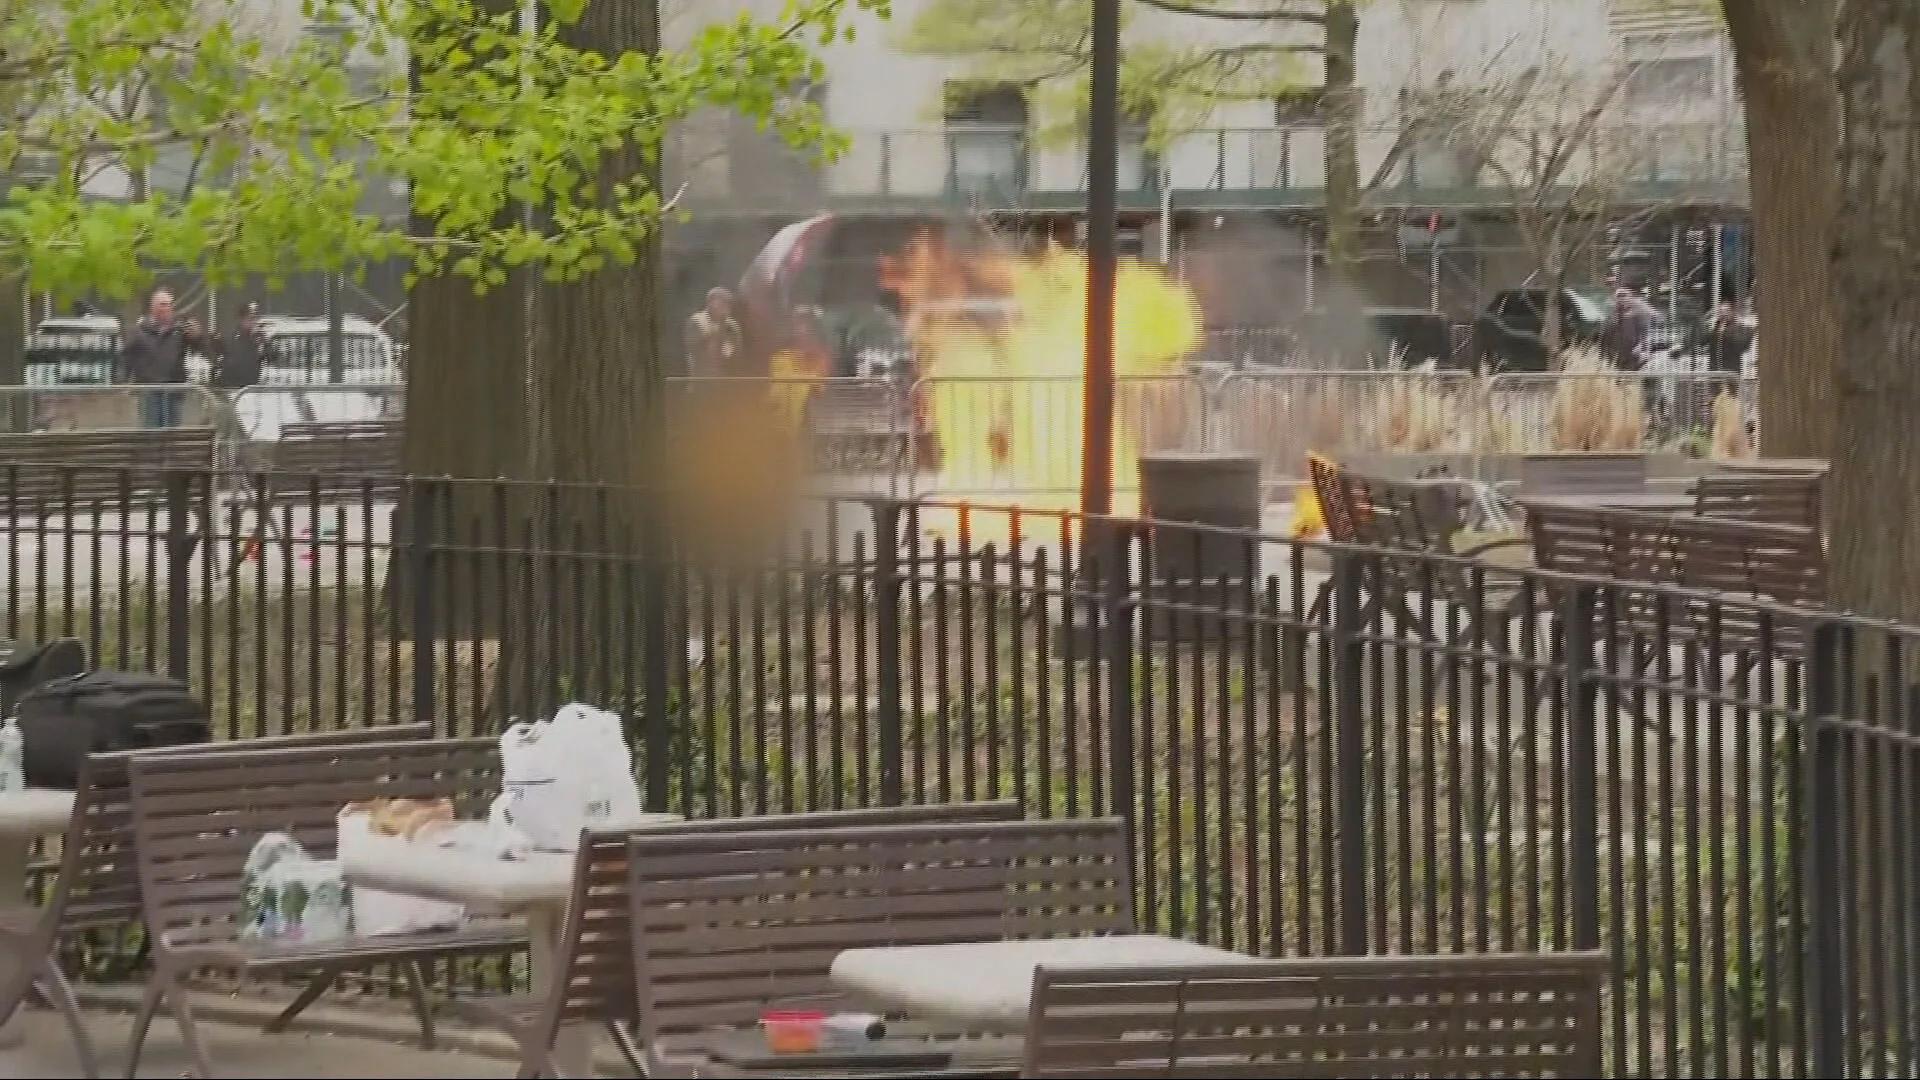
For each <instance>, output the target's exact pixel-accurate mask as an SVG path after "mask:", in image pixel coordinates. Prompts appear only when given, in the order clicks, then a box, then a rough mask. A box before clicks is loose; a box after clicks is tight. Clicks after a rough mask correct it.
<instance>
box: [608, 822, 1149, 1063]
mask: <svg viewBox="0 0 1920 1080" xmlns="http://www.w3.org/2000/svg"><path fill="white" fill-rule="evenodd" d="M628 848H629V857H628V860H627V861H628V867H629V873H630V874H631V875H632V885H631V889H632V897H633V908H634V915H633V919H634V926H633V934H634V954H635V959H636V963H635V979H636V980H637V984H638V988H639V989H638V993H639V1010H640V1029H641V1037H642V1042H643V1043H644V1045H645V1046H646V1047H647V1052H648V1062H647V1065H648V1069H647V1075H649V1076H696V1075H697V1076H703V1077H706V1076H713V1077H759V1076H800V1075H838V1076H848V1075H860V1073H859V1072H858V1071H856V1070H851V1069H849V1068H848V1067H847V1066H846V1065H844V1064H842V1065H841V1066H839V1067H838V1068H826V1069H825V1071H824V1072H822V1071H820V1067H816V1068H815V1071H814V1072H812V1073H808V1072H806V1071H805V1068H806V1067H805V1066H804V1065H803V1064H800V1063H798V1062H796V1063H795V1064H794V1065H792V1066H788V1067H784V1068H776V1067H768V1068H743V1067H739V1066H734V1065H731V1064H729V1063H728V1062H727V1061H725V1060H722V1057H723V1055H722V1054H720V1053H719V1052H718V1050H719V1047H720V1046H722V1045H723V1044H722V1043H721V1042H719V1041H717V1040H723V1039H727V1038H730V1037H738V1036H737V1034H736V1033H739V1032H743V1031H751V1029H752V1028H753V1027H754V1026H755V1025H756V1024H757V1023H758V1021H759V1019H760V1016H761V1014H762V1012H763V1011H764V1010H766V1009H767V1008H769V1007H775V1008H777V1007H780V1003H783V1002H808V1003H809V1004H808V1005H807V1006H806V1007H810V1008H812V1007H829V1008H830V1007H831V1002H832V1001H834V1000H836V999H838V998H839V994H838V992H837V990H836V988H835V984H834V982H833V980H832V977H831V970H832V966H833V962H834V959H835V958H836V957H837V956H839V954H840V953H842V952H844V951H846V950H849V949H864V948H875V947H886V946H901V945H940V944H953V943H965V942H980V941H999V940H1003V939H1007V938H1057V937H1083V936H1099V935H1106V934H1124V933H1129V932H1131V931H1132V930H1133V929H1134V909H1133V888H1132V876H1131V873H1130V870H1129V865H1128V854H1127V839H1126V832H1125V826H1124V825H1123V824H1122V823H1121V822H1120V821H1119V820H1118V819H1113V818H1101V819H1093V820H1079V821H988V822H965V823H940V824H912V825H891V826H874V827H869V828H857V829H832V830H821V831H816V832H812V833H806V832H800V831H796V830H781V831H761V832H752V833H732V834H729V835H724V836H720V835H700V834H678V835H675V834H669V833H640V834H636V835H635V836H634V837H633V838H632V840H631V841H630V842H629V845H628ZM894 1028H895V1025H892V1024H889V1032H890V1036H891V1035H893V1034H896V1032H895V1031H894ZM897 1034H898V1035H899V1036H900V1037H902V1038H918V1039H923V1040H925V1041H926V1042H927V1043H928V1044H929V1045H930V1046H931V1047H938V1048H940V1049H942V1050H944V1051H945V1052H946V1053H948V1054H950V1057H949V1058H948V1060H947V1061H946V1063H945V1064H944V1065H928V1066H924V1067H922V1068H917V1069H914V1068H893V1069H883V1070H881V1071H884V1072H885V1075H889V1076H896V1077H908V1076H941V1077H951V1076H960V1075H964V1076H1014V1075H1017V1072H1016V1065H1017V1051H1016V1050H1015V1048H1014V1047H1012V1046H1011V1045H1009V1044H1008V1043H1007V1042H1006V1041H1004V1040H1001V1039H993V1038H970V1037H943V1036H940V1035H938V1034H936V1033H934V1032H931V1031H927V1030H917V1031H916V1030H914V1029H902V1030H901V1031H899V1032H898V1033H897ZM875 1068H876V1069H881V1067H880V1066H878V1065H876V1067H875Z"/></svg>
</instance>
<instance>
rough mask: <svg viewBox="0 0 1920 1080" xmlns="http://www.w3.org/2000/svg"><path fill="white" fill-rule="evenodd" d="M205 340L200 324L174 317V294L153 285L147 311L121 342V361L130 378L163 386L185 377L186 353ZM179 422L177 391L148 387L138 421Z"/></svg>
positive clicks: (151, 423)
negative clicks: (149, 388)
mask: <svg viewBox="0 0 1920 1080" xmlns="http://www.w3.org/2000/svg"><path fill="white" fill-rule="evenodd" d="M205 340H206V335H205V334H203V333H202V332H201V330H200V324H198V323H196V322H194V321H193V320H192V319H187V320H186V321H184V322H181V321H176V320H175V319H174V317H173V294H172V293H170V292H168V291H167V290H165V289H155V290H154V291H153V295H152V296H150V297H148V298H147V314H146V317H145V318H142V319H141V320H140V321H139V322H137V323H135V324H134V326H133V329H132V330H131V331H129V332H128V333H127V336H126V339H125V340H124V341H122V342H121V344H120V364H121V367H122V368H123V369H124V374H125V376H126V378H127V380H128V381H129V382H133V383H137V384H139V385H141V386H166V385H171V384H174V383H181V384H184V383H185V382H186V381H187V353H188V352H189V351H191V350H193V349H197V348H199V347H200V346H201V345H202V344H203V343H204V342H205ZM179 422H180V394H179V392H177V391H172V390H150V391H145V392H143V393H142V394H141V395H140V425H141V426H142V427H149V428H169V427H173V426H175V425H176V424H178V423H179Z"/></svg>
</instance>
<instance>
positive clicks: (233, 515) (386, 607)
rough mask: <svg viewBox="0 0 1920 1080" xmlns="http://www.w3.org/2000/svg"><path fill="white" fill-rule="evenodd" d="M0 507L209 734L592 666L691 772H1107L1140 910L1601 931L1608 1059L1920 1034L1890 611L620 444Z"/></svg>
mask: <svg viewBox="0 0 1920 1080" xmlns="http://www.w3.org/2000/svg"><path fill="white" fill-rule="evenodd" d="M0 509H3V510H4V513H5V518H4V525H3V526H0V530H3V532H0V560H3V561H4V566H5V571H4V572H5V575H6V584H7V586H8V587H7V590H6V592H5V594H4V596H0V605H3V606H0V630H4V632H5V634H6V635H7V636H10V637H15V638H26V639H45V638H49V637H53V636H58V635H63V634H71V635H74V636H78V637H81V638H83V639H84V640H86V642H87V643H88V645H89V647H90V649H91V650H92V652H93V655H94V656H95V657H97V658H98V662H99V663H100V664H102V665H107V666H115V667H137V668H154V669H158V670H165V671H171V672H174V673H176V674H179V675H182V676H183V677H186V678H188V679H189V680H191V681H192V683H193V684H194V685H195V687H196V688H197V689H198V690H199V691H200V692H201V693H203V694H204V695H205V696H206V697H207V699H208V700H209V701H210V702H211V703H212V706H213V709H214V712H215V715H216V718H217V722H218V724H219V725H220V728H221V730H222V732H223V733H224V734H225V735H226V736H228V737H244V736H250V735H257V734H269V733H280V732H286V731H294V730H302V729H311V728H316V727H326V726H337V725H350V724H371V723H384V722H393V721H401V720H412V719H415V718H424V717H431V718H433V719H434V720H435V721H436V722H437V723H439V724H440V725H441V726H442V728H443V729H444V730H446V731H448V732H450V733H459V734H474V733H487V732H495V731H498V730H500V729H501V728H502V727H503V726H504V725H505V724H506V723H507V721H508V719H509V718H511V717H515V716H525V715H530V714H533V713H536V712H539V711H542V710H545V709H547V708H549V707H550V706H551V705H552V704H553V703H555V702H556V701H560V700H564V699H568V698H578V699H583V700H588V701H591V702H594V703H597V704H601V705H604V706H608V707H612V708H615V709H617V710H619V711H620V712H621V713H622V715H624V716H625V717H627V718H628V720H629V722H630V724H631V729H632V737H633V740H634V743H635V748H636V756H637V760H638V762H639V768H640V770H641V777H642V780H643V786H644V791H645V794H646V798H647V801H648V803H649V805H650V806H653V807H660V808H667V809H672V810H676V811H680V812H683V813H687V814H690V815H715V814H751V813H763V812H771V811H776V810H783V809H801V808H819V807H840V806H853V805H860V804H869V803H880V802H896V801H903V800H915V801H919V800H954V799H979V798H1002V797H1017V798H1019V799H1021V800H1022V801H1023V802H1024V803H1025V805H1026V806H1027V807H1028V808H1029V810H1030V812H1035V813H1055V814H1068V813H1072V814H1084V813H1095V812H1118V813H1122V814H1124V815H1126V816H1127V817H1128V818H1129V820H1130V821H1131V822H1132V824H1133V837H1134V843H1135V846H1136V857H1137V860H1138V881H1139V888H1140V890H1141V893H1142V896H1141V900H1142V906H1141V910H1142V912H1143V913H1145V917H1146V918H1148V919H1150V920H1151V921H1152V922H1153V923H1154V924H1156V925H1157V926H1158V927H1159V928H1161V929H1164V930H1167V931H1170V932H1173V933H1177V934H1181V935H1186V936H1190V937H1194V938H1198V939H1201V940H1205V941H1208V942H1212V943H1216V944H1220V945H1224V946H1227V947H1230V948H1234V949H1240V950H1247V951H1251V952H1256V953H1268V954H1286V955H1293V954H1328V953H1364V952H1428V951H1461V950H1467V951H1531V950H1544V949H1565V948H1579V947H1589V946H1596V945H1598V946H1603V947H1605V948H1607V949H1609V950H1610V951H1611V952H1612V954H1613V956H1614V957H1615V964H1616V977H1615V980H1614V983H1613V987H1612V992H1611V993H1610V995H1609V997H1608V1000H1607V1012H1606V1023H1607V1026H1608V1027H1607V1036H1608V1037H1607V1046H1608V1061H1609V1071H1610V1073H1611V1074H1612V1075H1618V1076H1659V1075H1669V1076H1681V1075H1687V1076H1702V1075H1713V1076H1809V1077H1812V1076H1819V1077H1831V1076H1840V1075H1861V1076H1880V1075H1898V1076H1910V1075H1914V1074H1915V1070H1916V1068H1920V1059H1917V1057H1916V1055H1915V1053H1914V1052H1913V1051H1914V1049H1915V1040H1916V1038H1917V1037H1920V1011H1917V1010H1916V1006H1917V1005H1920V986H1916V981H1917V980H1920V910H1916V907H1920V888H1917V886H1920V849H1917V847H1916V837H1917V836H1920V834H1917V833H1916V832H1915V830H1914V828H1913V825H1912V821H1913V820H1914V818H1915V815H1914V813H1913V808H1914V806H1915V804H1916V796H1917V795H1920V771H1917V770H1916V768H1915V765H1916V751H1917V750H1920V708H1917V707H1916V702H1917V701H1920V693H1916V688H1917V687H1920V677H1916V672H1915V671H1913V670H1911V669H1914V668H1916V667H1920V664H1916V663H1915V660H1914V658H1915V657H1916V655H1920V654H1916V652H1915V648H1916V645H1917V644H1920V631H1915V630H1913V629H1911V628H1906V627H1895V626H1885V625H1878V624H1869V623H1864V622H1859V621H1854V620H1848V619H1843V618H1840V617H1837V616H1832V615H1826V614H1820V613H1812V612H1805V611H1790V610H1776V609H1771V608H1767V607H1764V606H1757V605H1752V604H1736V603H1732V602H1725V601H1721V600H1717V599H1714V598H1711V597H1706V596H1701V595H1696V594H1688V593H1683V592H1672V591H1660V590H1651V589H1634V588H1628V587H1625V586H1621V585H1618V584H1615V583H1609V582H1602V581H1591V580H1580V579H1569V578H1561V577H1554V576H1549V575H1545V574H1540V573H1535V572H1532V571H1527V570H1520V569H1502V568H1498V567H1490V566H1487V565H1484V564H1477V563H1460V562H1455V561H1451V560H1444V559H1438V558H1432V559H1417V558H1400V557H1388V556H1385V555H1382V554H1380V553H1376V552H1368V551H1357V550H1346V549H1337V548H1329V547H1321V546H1315V545H1310V544H1303V543H1297V542H1293V541H1288V540H1283V539H1279V538H1277V537H1273V536H1265V535H1258V534H1254V533H1244V532H1224V531H1216V530H1209V529H1204V528H1200V527H1194V526H1183V525H1176V524H1170V523H1140V522H1132V521H1107V520H1094V521H1087V520H1081V519H1078V518H1075V517H1072V516H1068V515H1061V514H1054V513H1043V512H1032V511H1020V510H997V509H983V508H979V507H965V506H942V505H935V504H926V503H908V502H899V501H890V500H884V499H869V500H849V501H825V502H814V503H807V504H805V505H798V506H792V507H788V508H786V509H788V510H790V512H791V513H790V514H787V515H782V522H781V523H780V524H779V525H778V527H776V525H775V524H774V523H772V522H769V521H767V520H765V515H761V514H757V513H752V512H749V511H754V510H759V509H760V507H758V506H755V507H748V508H739V507H730V506H724V505H723V506H721V507H718V508H715V507H713V506H710V505H707V506H702V507H698V508H690V507H688V506H686V505H683V504H680V503H675V502H672V501H669V500H653V499H648V498H643V497H641V496H639V495H638V494H636V493H634V492H630V491H618V490H610V489H604V488H590V487H565V486H559V485H545V486H533V485H514V484H507V483H495V482H466V481H443V480H420V479H399V478H374V477H368V478H362V479H354V480H350V481H349V480H343V479H342V478H340V477H318V476H314V477H305V476H302V477H293V476H276V475H247V476H220V475H214V474H210V473H207V472H205V471H197V472H184V473H171V474H158V473H153V474H131V473H113V474H103V473H98V472H88V471H85V470H78V469H64V468H58V467H54V466H37V465H35V466H16V467H14V468H12V469H10V470H7V471H5V472H4V473H0ZM729 512H734V516H728V513H729ZM792 519H797V520H799V522H800V524H799V525H798V526H793V525H792V524H791V520H792Z"/></svg>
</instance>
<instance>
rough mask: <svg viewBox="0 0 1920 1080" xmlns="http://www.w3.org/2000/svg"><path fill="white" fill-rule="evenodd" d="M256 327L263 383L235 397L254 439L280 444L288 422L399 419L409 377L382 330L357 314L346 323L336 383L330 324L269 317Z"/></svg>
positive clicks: (262, 318)
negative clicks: (329, 342)
mask: <svg viewBox="0 0 1920 1080" xmlns="http://www.w3.org/2000/svg"><path fill="white" fill-rule="evenodd" d="M259 329H260V336H261V339H262V348H261V353H260V381H259V382H258V383H257V384H255V385H254V386H251V387H248V388H247V389H245V390H243V391H240V392H239V393H237V394H235V395H234V398H233V404H234V411H235V412H236V413H237V414H238V416H239V420H240V425H241V427H243V428H244V429H245V430H246V432H247V434H248V436H249V437H251V438H253V439H256V440H273V439H278V438H279V437H280V431H281V429H282V428H283V427H284V426H285V425H287V424H291V423H310V422H313V421H355V420H387V419H392V418H394V417H397V416H399V415H400V410H401V407H402V404H403V398H402V394H403V392H404V391H403V389H402V385H401V384H402V383H403V382H405V380H406V375H405V372H404V371H403V370H402V368H401V365H400V357H399V350H398V349H397V348H395V346H394V343H393V339H392V338H390V337H388V336H387V334H386V332H385V331H383V330H381V329H380V328H379V327H378V326H375V325H374V324H373V323H371V322H368V321H367V320H366V319H363V318H360V317H359V316H357V315H348V316H347V317H346V318H344V319H343V320H341V327H340V329H341V336H342V338H343V342H342V343H343V345H344V346H345V347H344V349H343V353H344V355H343V357H342V359H343V361H344V362H343V364H342V366H341V376H342V382H341V383H339V384H334V383H333V381H332V379H331V375H332V374H333V368H332V364H331V362H330V358H329V356H328V355H327V320H326V319H324V318H305V317H289V316H284V315H266V316H262V317H261V319H260V322H259ZM376 388H378V389H376Z"/></svg>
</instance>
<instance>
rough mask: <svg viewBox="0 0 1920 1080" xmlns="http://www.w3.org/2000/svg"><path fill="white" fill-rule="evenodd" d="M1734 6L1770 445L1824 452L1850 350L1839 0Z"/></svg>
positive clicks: (1765, 435) (1780, 453)
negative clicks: (1842, 320)
mask: <svg viewBox="0 0 1920 1080" xmlns="http://www.w3.org/2000/svg"><path fill="white" fill-rule="evenodd" d="M1725 10H1726V16H1727V27H1728V30H1729V31H1730V32H1731V34H1732V37H1733V45H1734V59H1735V66H1736V68H1737V69H1738V74H1739V79H1740V88H1741V91H1742V94H1743V95H1744V97H1745V99H1746V114H1747V153H1748V159H1749V161H1750V163H1751V164H1750V171H1751V177H1752V179H1751V189H1752V194H1751V198H1752V205H1753V220H1754V222H1755V230H1754V232H1755V235H1754V262H1755V271H1756V273H1755V290H1756V299H1757V301H1758V306H1759V315H1760V329H1761V338H1762V344H1761V348H1760V368H1761V370H1760V444H1761V449H1762V450H1763V451H1764V452H1765V453H1766V454H1768V455H1769V456H1773V457H1826V456H1828V454H1829V452H1830V450H1831V449H1832V432H1833V430H1834V428H1833V426H1832V420H1833V416H1834V400H1833V398H1834V395H1833V380H1834V362H1835V360H1836V358H1837V357H1838V356H1839V354H1840V348H1841V346H1840V324H1839V320H1838V318H1837V316H1836V313H1835V302H1836V300H1835V297H1834V295H1833V288H1834V286H1833V269H1832V264H1831V261H1830V258H1829V255H1830V249H1831V246H1832V235H1833V234H1832V228H1833V208H1834V206H1835V205H1836V204H1837V203H1838V185H1839V174H1838V170H1837V169H1836V168H1835V167H1834V162H1835V161H1836V160H1837V158H1838V157H1839V140H1840V114H1839V99H1838V96H1837V95H1836V93H1835V91H1834V86H1833V77H1832V42H1833V19H1834V5H1833V0H1725Z"/></svg>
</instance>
